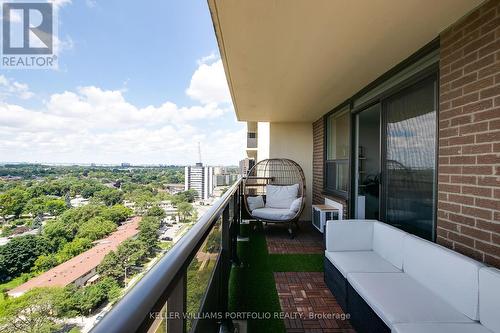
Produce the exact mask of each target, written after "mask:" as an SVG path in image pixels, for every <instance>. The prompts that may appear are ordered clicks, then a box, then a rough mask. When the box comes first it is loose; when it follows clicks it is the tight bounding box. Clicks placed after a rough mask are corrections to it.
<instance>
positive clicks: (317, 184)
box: [312, 118, 325, 204]
mask: <svg viewBox="0 0 500 333" xmlns="http://www.w3.org/2000/svg"><path fill="white" fill-rule="evenodd" d="M324 143H325V123H324V121H323V118H320V119H318V120H316V121H315V122H314V123H313V191H312V193H313V198H312V202H313V204H322V203H324V200H325V197H324V196H323V194H321V192H323V163H324V158H323V157H324V156H323V147H324Z"/></svg>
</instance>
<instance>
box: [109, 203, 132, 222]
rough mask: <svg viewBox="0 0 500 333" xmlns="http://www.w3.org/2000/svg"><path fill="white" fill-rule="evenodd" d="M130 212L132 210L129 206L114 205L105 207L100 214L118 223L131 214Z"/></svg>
mask: <svg viewBox="0 0 500 333" xmlns="http://www.w3.org/2000/svg"><path fill="white" fill-rule="evenodd" d="M132 213H133V211H132V209H130V208H127V207H125V206H123V205H114V206H112V207H108V208H106V209H105V210H104V211H103V212H102V214H101V216H102V217H103V218H105V219H106V220H110V221H113V222H114V223H116V224H119V223H121V222H123V221H125V220H126V219H127V218H129V217H130V216H132Z"/></svg>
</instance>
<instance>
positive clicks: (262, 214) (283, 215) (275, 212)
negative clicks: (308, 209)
mask: <svg viewBox="0 0 500 333" xmlns="http://www.w3.org/2000/svg"><path fill="white" fill-rule="evenodd" d="M295 214H296V212H293V211H291V210H289V209H280V208H267V207H264V208H258V209H254V210H253V211H252V216H254V217H257V218H261V219H264V220H273V221H286V220H289V219H291V218H293V217H294V216H295Z"/></svg>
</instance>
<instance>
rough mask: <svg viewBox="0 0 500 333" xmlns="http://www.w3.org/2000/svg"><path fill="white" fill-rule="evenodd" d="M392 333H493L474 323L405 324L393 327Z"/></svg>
mask: <svg viewBox="0 0 500 333" xmlns="http://www.w3.org/2000/svg"><path fill="white" fill-rule="evenodd" d="M391 332H392V333H492V331H490V330H489V329H487V328H486V327H484V326H482V325H481V324H478V323H475V322H472V323H460V324H458V323H411V324H410V323H405V324H396V325H394V326H393V328H392V330H391Z"/></svg>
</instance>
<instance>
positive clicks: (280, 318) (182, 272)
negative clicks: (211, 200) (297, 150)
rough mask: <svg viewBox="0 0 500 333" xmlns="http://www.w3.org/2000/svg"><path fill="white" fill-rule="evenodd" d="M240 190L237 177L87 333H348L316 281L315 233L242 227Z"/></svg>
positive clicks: (318, 251) (305, 227) (319, 258)
mask: <svg viewBox="0 0 500 333" xmlns="http://www.w3.org/2000/svg"><path fill="white" fill-rule="evenodd" d="M241 191H242V182H241V180H239V181H238V182H237V183H235V184H234V185H233V186H232V187H231V188H230V189H229V190H228V191H227V192H226V193H225V194H224V196H223V197H222V198H221V199H220V200H219V201H218V202H217V203H216V204H215V205H214V206H213V207H211V209H210V210H209V211H208V212H207V213H206V214H205V215H203V216H202V217H201V218H200V219H199V221H198V222H197V223H196V224H195V225H194V226H193V228H192V229H191V230H190V231H189V232H188V233H187V234H186V235H185V236H184V237H183V238H182V239H181V240H179V241H178V243H177V244H176V245H175V246H174V247H173V248H172V249H171V250H170V251H169V252H167V254H166V255H165V257H163V258H162V259H161V260H160V261H159V262H158V263H157V264H156V265H155V266H154V267H153V268H152V269H151V270H150V272H149V273H148V274H147V275H146V276H145V277H144V278H143V279H142V280H141V281H140V282H139V283H138V284H137V285H136V286H135V287H134V288H133V289H132V290H130V291H129V292H128V294H126V295H125V296H124V298H123V299H122V300H120V301H119V302H118V303H117V304H116V305H115V306H114V307H113V308H112V310H111V311H110V312H109V313H108V314H107V315H106V316H105V317H104V318H103V319H102V321H101V322H100V323H99V324H97V325H96V326H95V327H94V329H93V330H92V332H94V333H113V332H165V331H167V332H230V331H232V329H234V328H238V329H239V332H284V331H290V332H294V329H299V328H300V329H316V331H317V332H323V331H322V330H323V329H325V332H327V329H328V328H337V329H340V330H337V331H338V332H354V330H353V329H352V327H351V326H350V324H349V321H348V319H347V318H348V317H347V318H346V315H345V314H344V313H343V312H342V309H341V308H340V307H339V305H338V304H337V302H336V300H335V298H334V297H333V295H332V294H331V292H330V291H329V290H328V288H327V287H326V285H325V282H324V277H323V257H324V249H325V248H324V241H323V237H322V235H321V234H320V233H319V232H317V231H315V230H313V229H312V227H311V225H310V223H301V226H300V234H299V235H298V236H297V237H296V238H294V239H290V238H289V236H288V232H287V230H286V227H284V226H275V227H269V228H268V227H263V225H262V224H260V223H257V222H251V223H249V222H248V220H245V219H242V217H245V215H246V213H245V211H244V209H243V210H242V204H241V200H242V197H241V193H242V192H241ZM238 239H240V241H238ZM310 316H311V317H310ZM312 316H315V317H312ZM318 316H321V318H320V317H318ZM323 317H324V318H323ZM320 319H321V320H320ZM316 331H315V332H316Z"/></svg>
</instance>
